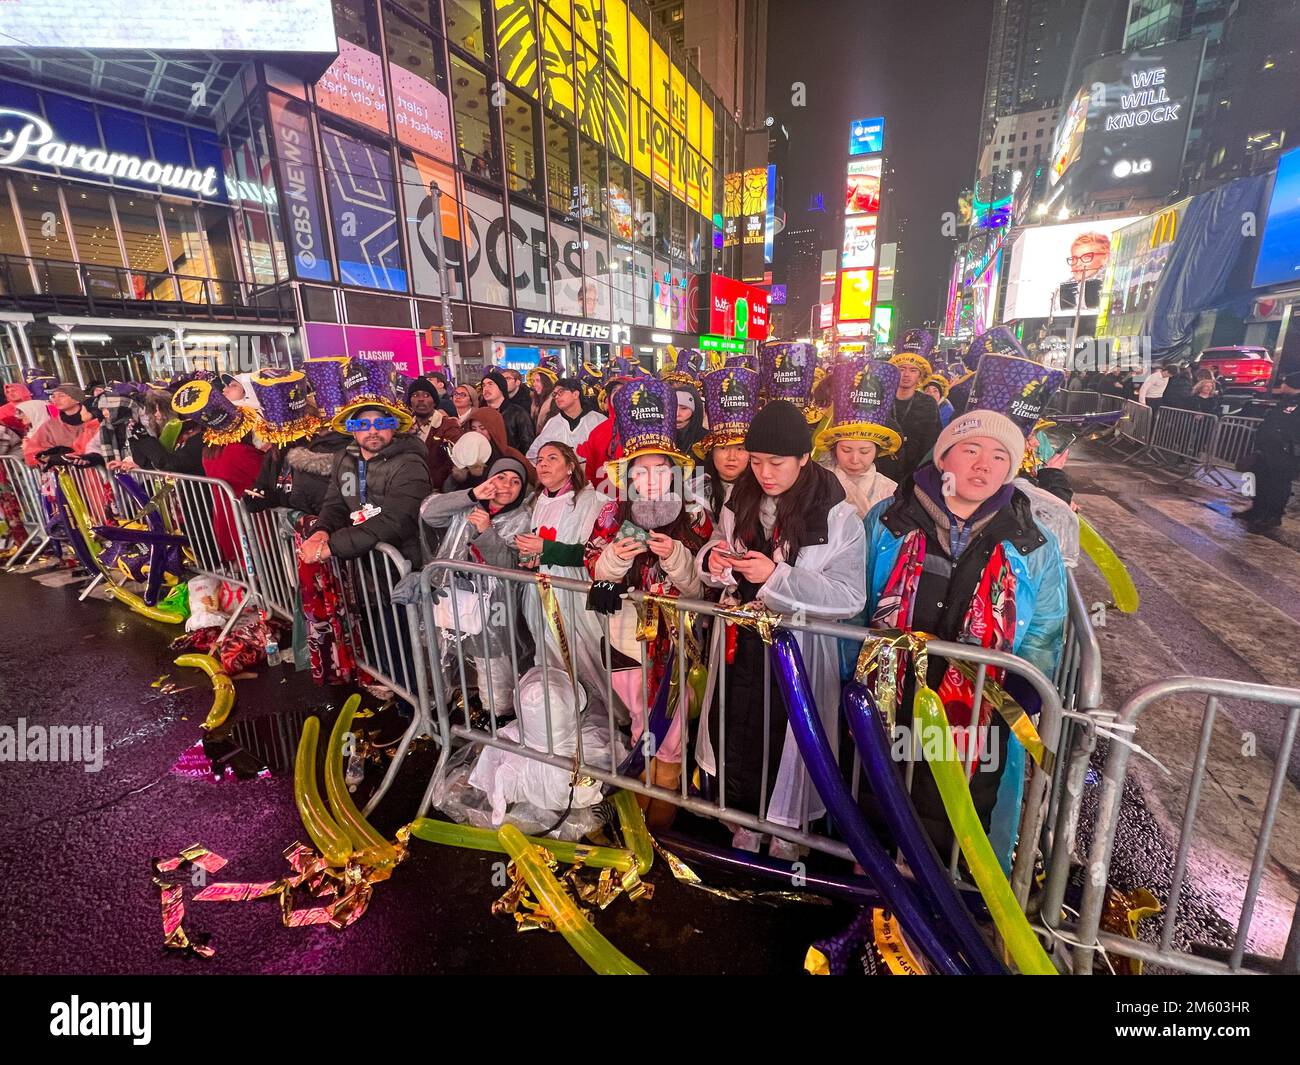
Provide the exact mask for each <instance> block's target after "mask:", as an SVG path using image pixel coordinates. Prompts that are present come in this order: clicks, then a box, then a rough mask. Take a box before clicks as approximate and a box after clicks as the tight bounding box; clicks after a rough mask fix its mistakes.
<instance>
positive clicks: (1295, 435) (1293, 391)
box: [1233, 373, 1300, 533]
mask: <svg viewBox="0 0 1300 1065" xmlns="http://www.w3.org/2000/svg"><path fill="white" fill-rule="evenodd" d="M1274 395H1276V396H1277V398H1278V402H1277V406H1275V407H1274V408H1273V409H1272V410H1270V411H1269V412H1268V413H1267V414H1265V415H1264V420H1263V421H1262V422H1260V424H1259V428H1258V429H1256V430H1255V454H1254V455H1253V456H1252V457H1251V467H1250V469H1251V472H1252V473H1253V474H1254V475H1255V501H1254V503H1252V504H1251V506H1250V507H1249V509H1247V510H1241V511H1238V512H1237V513H1236V514H1234V515H1233V516H1234V517H1237V518H1240V519H1241V520H1242V521H1245V522H1247V523H1248V524H1247V528H1248V529H1249V530H1250V531H1251V532H1253V533H1265V532H1268V531H1269V530H1270V529H1276V528H1277V527H1278V526H1279V525H1281V524H1282V515H1283V514H1284V513H1285V511H1286V504H1287V500H1288V499H1290V498H1291V485H1292V483H1293V482H1294V481H1295V479H1296V478H1297V477H1300V373H1292V374H1287V376H1286V377H1284V378H1283V379H1282V380H1281V381H1280V382H1279V383H1278V386H1277V388H1276V389H1275V390H1274Z"/></svg>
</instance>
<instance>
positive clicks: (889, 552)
mask: <svg viewBox="0 0 1300 1065" xmlns="http://www.w3.org/2000/svg"><path fill="white" fill-rule="evenodd" d="M919 510H920V505H919V504H918V503H916V502H915V501H914V500H913V499H912V498H911V478H908V480H907V481H906V482H905V484H904V485H903V486H902V487H901V488H900V489H899V493H898V495H896V496H894V497H893V498H892V499H886V500H882V501H881V502H880V503H877V504H876V505H875V506H874V507H873V508H872V509H871V510H870V511H869V512H868V513H867V516H866V517H865V518H864V519H863V525H864V527H865V529H866V536H867V606H866V612H865V614H864V617H865V618H866V619H867V621H869V620H870V618H871V615H872V613H873V612H874V611H875V609H876V604H877V602H878V601H879V599H880V594H881V592H882V591H883V590H884V587H885V582H886V581H887V580H888V579H889V575H890V573H891V572H892V571H893V568H894V564H895V562H897V560H898V552H899V549H900V547H901V545H902V542H903V536H904V535H906V532H907V529H908V528H909V527H912V526H914V525H915V524H916V522H915V521H914V520H913V519H914V518H915V517H916V512H917V511H919ZM1006 510H1008V511H1011V512H1012V513H1011V515H1010V517H1012V518H1014V521H1013V522H1010V523H1009V524H1008V523H1003V525H1002V527H1004V528H1008V529H1009V535H1006V536H1004V537H1003V539H1002V546H1003V549H1004V552H1005V554H1006V557H1007V561H1008V562H1009V563H1010V564H1011V568H1012V571H1013V572H1014V573H1015V577H1016V635H1015V638H1014V641H1013V643H1012V647H1011V650H1012V652H1013V653H1015V654H1017V655H1019V656H1020V657H1022V658H1025V659H1027V660H1028V661H1030V662H1032V663H1033V664H1034V665H1035V666H1037V667H1038V668H1039V669H1040V670H1042V671H1043V673H1045V674H1046V675H1047V677H1048V678H1049V679H1050V678H1051V677H1052V675H1053V673H1054V672H1055V670H1056V664H1057V660H1058V659H1059V657H1060V653H1061V640H1062V635H1063V633H1064V630H1065V618H1066V615H1067V612H1068V603H1067V599H1066V580H1065V564H1064V562H1063V561H1062V560H1061V549H1060V546H1059V545H1058V544H1057V542H1056V537H1055V536H1053V535H1052V533H1050V532H1049V531H1047V530H1045V529H1042V528H1041V527H1039V526H1038V525H1037V524H1036V523H1035V522H1034V521H1033V518H1032V516H1031V515H1030V512H1029V501H1028V500H1027V499H1026V498H1025V497H1024V495H1023V494H1021V493H1020V492H1016V494H1015V496H1014V497H1013V499H1012V503H1011V504H1010V505H1009V506H1008V507H1007V508H1006ZM995 520H996V519H995ZM936 549H937V548H936ZM968 550H969V548H968ZM864 623H865V622H864Z"/></svg>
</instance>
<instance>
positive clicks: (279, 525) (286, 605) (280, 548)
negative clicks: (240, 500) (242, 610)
mask: <svg viewBox="0 0 1300 1065" xmlns="http://www.w3.org/2000/svg"><path fill="white" fill-rule="evenodd" d="M244 523H245V527H246V528H247V530H248V539H249V545H250V547H251V548H252V552H253V556H254V560H255V562H256V570H255V576H256V578H257V587H258V595H259V596H260V597H261V600H262V603H263V605H265V607H266V608H267V609H268V610H270V611H271V612H272V613H273V614H278V615H279V616H280V617H282V618H284V620H285V621H290V622H291V621H293V618H294V614H295V612H296V609H297V605H298V563H297V560H296V559H295V558H294V553H293V528H292V526H291V525H290V524H289V511H287V510H284V509H282V508H274V509H270V510H260V511H258V512H257V513H251V512H249V511H248V510H244Z"/></svg>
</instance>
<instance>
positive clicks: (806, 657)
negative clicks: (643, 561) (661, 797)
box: [695, 500, 867, 828]
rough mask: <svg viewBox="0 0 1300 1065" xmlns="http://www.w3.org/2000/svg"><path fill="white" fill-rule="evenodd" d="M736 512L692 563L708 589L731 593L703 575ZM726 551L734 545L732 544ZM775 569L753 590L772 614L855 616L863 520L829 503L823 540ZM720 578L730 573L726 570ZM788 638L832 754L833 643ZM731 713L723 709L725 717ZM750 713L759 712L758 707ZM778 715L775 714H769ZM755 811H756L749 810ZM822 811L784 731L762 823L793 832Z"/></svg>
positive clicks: (704, 752) (709, 762)
mask: <svg viewBox="0 0 1300 1065" xmlns="http://www.w3.org/2000/svg"><path fill="white" fill-rule="evenodd" d="M735 518H736V516H735V513H734V512H733V511H732V510H731V508H730V507H723V509H722V520H721V522H720V523H719V526H718V527H717V528H716V529H715V531H714V535H713V539H712V540H710V541H709V543H707V544H705V545H704V547H702V548H701V549H700V552H699V554H698V555H697V556H696V560H695V564H696V568H697V571H698V572H699V574H700V578H701V580H703V581H704V582H705V583H706V584H708V585H710V586H711V587H714V588H724V589H727V590H728V591H730V592H731V593H734V592H735V584H734V583H733V582H730V581H727V582H725V583H724V582H721V581H718V580H715V579H714V577H713V576H712V575H711V574H710V573H709V567H708V554H709V552H710V551H711V550H712V549H713V545H714V544H715V543H717V542H719V541H722V540H726V541H728V542H731V538H732V535H733V531H734V528H735ZM733 546H736V545H735V544H734V543H733ZM773 561H774V562H776V564H777V565H776V569H775V570H773V571H772V575H771V576H770V577H768V579H767V580H766V581H765V582H764V584H763V586H762V587H761V588H760V589H759V590H758V598H759V599H760V600H761V601H762V602H763V603H765V604H766V605H767V606H768V607H769V608H770V609H771V610H775V611H777V612H779V613H782V614H800V613H802V614H803V615H804V616H805V617H806V618H808V619H809V620H814V619H816V620H823V621H824V620H832V621H843V620H847V619H848V618H851V617H854V616H855V615H856V614H858V613H859V612H860V611H861V610H862V608H863V607H864V606H865V605H866V602H867V547H866V534H865V533H864V531H863V525H862V519H861V518H859V517H858V513H857V511H856V510H855V509H854V507H853V504H852V503H849V502H848V501H847V500H845V501H844V502H841V503H837V504H835V506H833V507H832V508H831V510H830V513H829V514H828V515H827V519H826V542H825V543H824V544H811V545H807V546H805V547H804V548H802V549H801V550H800V552H799V557H798V559H797V560H796V562H795V564H794V565H793V566H791V565H790V564H789V563H787V562H785V561H784V559H783V557H782V553H781V552H780V551H778V552H777V554H776V556H775V557H774V558H773ZM726 576H730V573H729V572H728V574H727V575H726ZM795 639H796V641H797V642H798V644H799V650H800V652H801V653H802V655H803V662H804V667H805V668H806V669H807V671H808V677H809V682H810V685H811V687H812V692H813V698H814V699H815V700H816V702H817V712H818V715H819V716H820V717H821V721H822V725H823V727H824V728H825V730H826V737H827V739H828V740H829V741H830V744H831V749H832V750H833V751H835V752H836V754H837V756H838V753H839V733H840V728H839V717H840V658H839V648H838V646H837V644H838V642H839V641H837V640H836V639H835V638H834V637H830V636H813V635H810V634H809V633H806V632H801V631H799V630H795ZM723 646H724V644H723V639H722V626H721V625H717V626H715V627H714V640H713V647H712V650H711V653H710V661H709V693H708V696H707V697H706V699H705V701H704V712H703V714H702V715H701V718H702V719H701V721H700V729H699V733H698V737H697V739H696V744H695V758H696V761H697V762H699V764H700V765H701V766H702V767H703V768H704V769H705V771H706V772H709V773H713V772H715V771H716V770H715V762H714V752H713V744H712V741H711V740H710V739H709V718H708V715H709V714H710V712H711V706H710V704H711V703H712V701H713V700H712V690H713V688H714V687H715V686H716V679H715V678H716V675H717V671H718V660H719V658H720V655H721V653H722V650H721V649H722V647H723ZM737 712H738V708H736V707H732V706H728V708H727V713H729V714H734V713H737ZM753 712H759V713H761V708H756V709H754V710H753ZM776 712H779V711H776ZM750 812H757V811H750ZM825 812H826V810H825V807H824V806H823V804H822V801H821V798H820V796H818V795H817V792H816V789H815V788H813V786H812V781H811V780H810V779H809V778H808V774H807V772H806V771H805V770H804V768H803V762H802V760H801V759H800V757H799V750H798V747H797V746H796V744H795V740H794V736H793V734H792V733H791V730H790V726H789V725H788V724H787V725H786V729H785V743H784V745H783V747H782V750H781V764H780V766H779V768H778V770H777V778H776V786H775V788H773V791H772V797H771V800H770V802H769V804H768V813H767V816H768V820H770V821H774V822H775V823H777V824H779V825H786V826H788V827H790V828H798V827H799V826H800V824H801V822H802V821H803V820H804V819H805V817H806V819H807V820H813V819H815V818H818V817H820V816H821V815H822V814H824V813H825Z"/></svg>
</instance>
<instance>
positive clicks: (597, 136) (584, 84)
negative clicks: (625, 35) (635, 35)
mask: <svg viewBox="0 0 1300 1065" xmlns="http://www.w3.org/2000/svg"><path fill="white" fill-rule="evenodd" d="M577 53H578V63H577V68H576V71H575V82H574V85H575V89H576V92H577V101H578V127H579V130H580V131H581V132H582V133H583V134H584V135H585V136H588V137H590V138H591V139H592V140H594V141H595V142H596V143H597V144H604V143H605V75H604V71H603V68H602V67H601V64H600V58H599V55H598V53H595V52H592V51H591V50H590V49H589V48H584V47H583V46H582V45H581V44H579V45H578V47H577Z"/></svg>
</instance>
